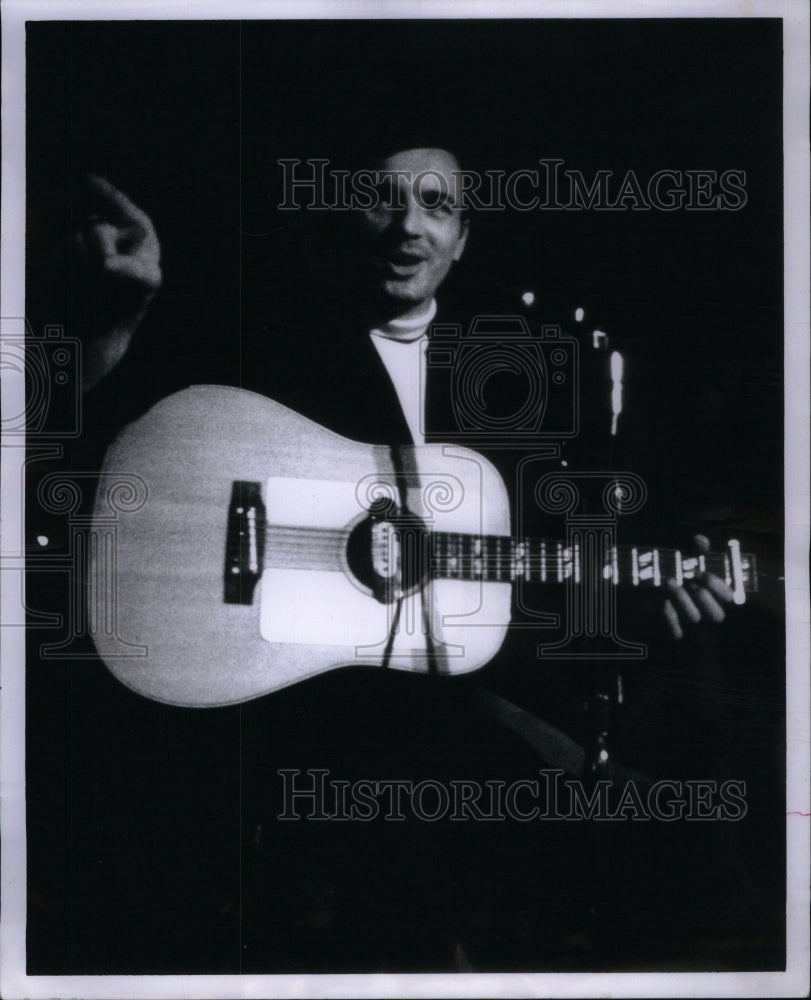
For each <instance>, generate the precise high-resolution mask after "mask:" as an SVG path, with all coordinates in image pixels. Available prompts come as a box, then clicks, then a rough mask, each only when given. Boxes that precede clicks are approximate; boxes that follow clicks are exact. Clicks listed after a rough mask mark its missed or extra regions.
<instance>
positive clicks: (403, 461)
mask: <svg viewBox="0 0 811 1000" xmlns="http://www.w3.org/2000/svg"><path fill="white" fill-rule="evenodd" d="M390 452H391V464H392V467H393V468H394V480H395V482H396V483H397V493H398V498H397V499H398V501H399V508H400V511H401V512H402V513H407V511H408V487H409V486H416V487H419V485H420V480H419V472H418V470H417V468H416V465H415V463H414V461H413V455H414V451H413V447H412V446H405V447H403V446H399V445H395V446H393V447H392V448H391V449H390ZM417 550H418V553H419V554H418V555H417V558H418V559H426V560H429V561H430V554H429V553H428V552H427V551H425V550H424V549H423V548H422V546H421V545H420V544H419V543H418V545H417ZM425 569H426V572H425V579H426V580H427V581H428V583H427V587H425V588H423V597H422V601H421V602H420V604H421V606H422V633H423V635H424V636H425V653H426V657H427V661H428V673H429V674H433V675H436V674H438V673H439V662H438V657H437V650H436V645H435V643H434V638H433V635H432V634H431V619H430V615H429V612H428V608H429V605H430V604H431V596H430V586H431V574H430V566H427V567H425ZM422 575H423V574H422V573H420V576H422ZM402 603H403V598H402V597H400V598H398V600H397V606H396V608H395V611H394V616H393V618H392V626H391V630H390V631H389V637H388V641H387V642H386V649H385V651H384V657H383V666H384V667H386V666H388V661H389V658H390V657H391V650H392V647H393V645H394V636H395V634H396V631H397V625H398V623H399V621H400V609H401V607H402Z"/></svg>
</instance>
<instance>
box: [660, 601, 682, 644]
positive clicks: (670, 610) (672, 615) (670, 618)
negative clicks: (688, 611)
mask: <svg viewBox="0 0 811 1000" xmlns="http://www.w3.org/2000/svg"><path fill="white" fill-rule="evenodd" d="M662 610H663V611H664V614H665V621H666V622H667V627H668V629H669V630H670V634H671V635H672V636H673V638H674V639H681V638H682V636H683V635H684V632H683V631H682V627H681V622H680V621H679V616H678V614H677V613H676V609H675V608H674V607H673V605H672V604H671V603H670V601H665V603H664V604H663V605H662Z"/></svg>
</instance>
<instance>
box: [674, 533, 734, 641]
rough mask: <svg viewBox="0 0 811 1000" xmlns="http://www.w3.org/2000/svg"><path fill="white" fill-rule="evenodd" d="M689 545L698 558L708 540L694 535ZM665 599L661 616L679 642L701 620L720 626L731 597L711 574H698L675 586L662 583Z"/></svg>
mask: <svg viewBox="0 0 811 1000" xmlns="http://www.w3.org/2000/svg"><path fill="white" fill-rule="evenodd" d="M693 544H694V545H695V547H696V552H697V554H699V555H706V554H707V553H708V552H709V551H710V541H709V539H708V538H707V537H706V536H704V535H695V536H694V537H693ZM665 586H666V588H667V592H668V596H667V597H666V598H665V600H664V601H663V602H662V611H661V613H662V616H663V618H664V621H665V624H666V626H667V630H668V632H669V633H670V635H671V636H672V637H673V638H674V639H683V638H684V633H685V630H686V629H688V628H689V626H690V625H697V624H698V623H699V622H702V621H709V622H715V623H716V624H720V623H721V622H722V621H723V620H724V618H725V617H726V612H725V611H724V605H726V604H731V603H732V601H733V598H734V595H733V593H732V590H731V589H730V587H728V586H727V584H726V583H725V582H724V581H723V580H722V579H721V578H720V577H718V576H715V575H714V574H713V573H702V574H701V576H699V577H698V578H696V579H695V580H687V581H685V582H683V583H681V584H680V583H679V582H678V581H677V580H676V579H674V578H671V579H669V580H667V581H666V583H665Z"/></svg>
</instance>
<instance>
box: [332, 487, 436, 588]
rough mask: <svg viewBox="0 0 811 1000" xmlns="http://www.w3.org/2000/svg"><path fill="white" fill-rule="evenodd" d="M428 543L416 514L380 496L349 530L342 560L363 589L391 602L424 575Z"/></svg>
mask: <svg viewBox="0 0 811 1000" xmlns="http://www.w3.org/2000/svg"><path fill="white" fill-rule="evenodd" d="M430 544H431V533H430V532H429V531H428V530H427V529H426V527H425V524H424V523H423V522H422V521H421V520H420V518H418V517H417V516H416V515H414V514H411V513H410V512H409V511H404V512H401V511H399V510H398V508H397V506H396V505H395V504H394V503H393V502H392V501H391V500H381V501H379V502H377V503H376V504H374V505H373V506H372V508H371V509H370V511H369V513H368V515H367V516H366V517H363V518H361V519H360V520H359V521H358V522H357V524H356V525H355V526H354V528H352V530H351V531H350V534H349V539H348V541H347V546H346V562H347V566H348V567H349V571H350V573H351V574H352V576H353V577H354V578H355V579H356V581H357V582H358V583H359V584H360V585H361V587H362V588H363V589H364V590H366V591H368V592H370V593H371V594H372V595H373V596H374V597H375V598H376V599H377V600H378V601H380V602H381V603H382V604H391V603H393V602H394V601H395V600H397V599H398V598H400V597H402V596H404V595H406V594H410V593H412V592H414V591H416V590H417V589H418V588H420V587H422V586H423V584H424V583H425V581H426V580H427V579H428V575H429V568H430Z"/></svg>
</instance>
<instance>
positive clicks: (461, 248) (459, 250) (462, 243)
mask: <svg viewBox="0 0 811 1000" xmlns="http://www.w3.org/2000/svg"><path fill="white" fill-rule="evenodd" d="M461 226H462V234H461V236H460V237H459V242H458V243H457V244H456V250H455V251H454V254H453V259H454V260H455V261H456V260H459V259H460V258H461V256H462V254H463V253H464V252H465V247H466V246H467V234H468V232H469V231H470V223H469V222H468V220H467V219H462V221H461Z"/></svg>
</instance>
